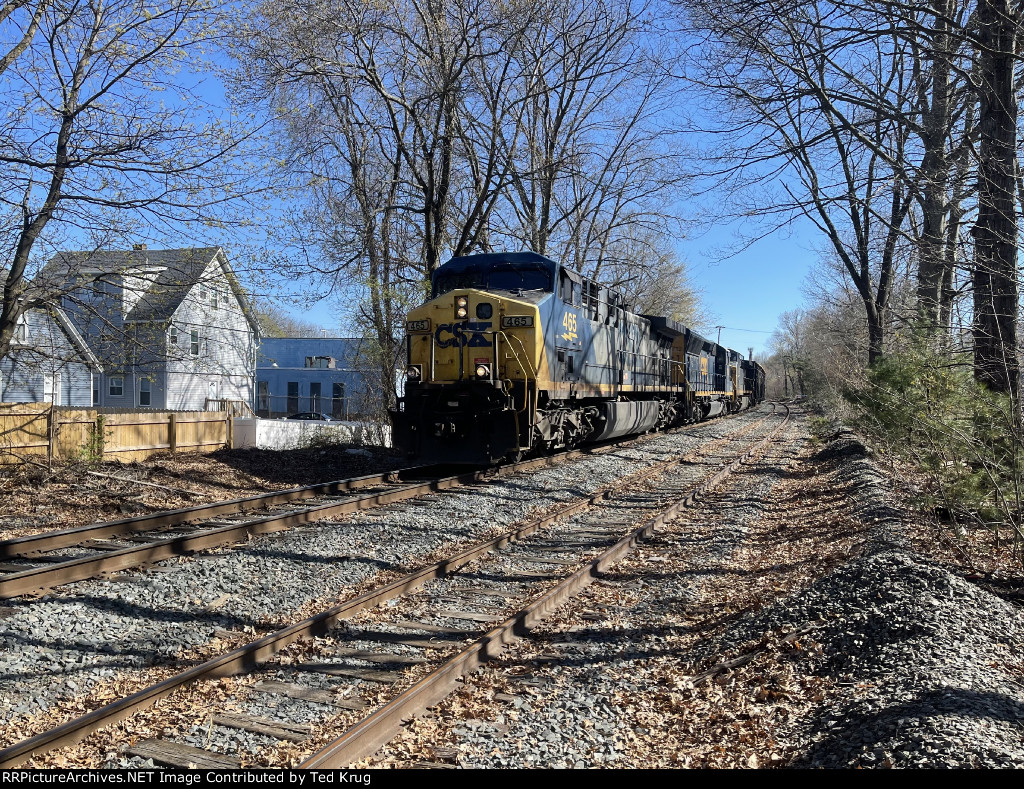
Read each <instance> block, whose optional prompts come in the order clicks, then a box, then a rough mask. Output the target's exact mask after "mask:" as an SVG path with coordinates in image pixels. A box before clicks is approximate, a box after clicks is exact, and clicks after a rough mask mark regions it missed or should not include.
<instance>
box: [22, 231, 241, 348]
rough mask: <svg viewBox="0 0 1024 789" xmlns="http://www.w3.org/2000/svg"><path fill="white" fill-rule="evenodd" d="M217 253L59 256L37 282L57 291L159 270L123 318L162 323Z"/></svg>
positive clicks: (234, 284) (167, 251)
mask: <svg viewBox="0 0 1024 789" xmlns="http://www.w3.org/2000/svg"><path fill="white" fill-rule="evenodd" d="M220 251H221V250H220V247H190V248H186V249H132V250H111V251H107V250H99V251H94V252H60V253H58V254H57V255H55V256H54V257H53V258H52V259H51V260H50V262H49V263H47V264H46V265H45V266H44V267H43V270H42V271H41V272H40V275H39V277H37V281H39V280H42V282H43V283H46V282H49V283H52V284H53V285H54V286H57V287H61V286H64V285H66V283H69V282H72V281H74V280H76V279H88V280H92V279H96V278H98V277H97V276H96V275H103V274H117V273H123V272H130V271H138V270H140V269H150V270H154V269H159V270H160V272H159V274H158V275H157V278H156V280H155V281H154V282H153V284H152V285H151V286H150V287H149V289H148V290H147V292H146V293H145V295H143V296H142V298H140V299H139V301H138V302H137V303H136V304H135V306H134V307H133V308H132V311H131V312H130V313H128V315H127V316H125V322H126V323H130V322H145V321H166V320H169V319H170V318H171V316H172V315H173V314H174V312H175V310H177V308H178V306H179V305H180V304H181V302H182V301H183V300H184V299H185V296H186V295H187V294H188V292H189V291H190V290H191V289H192V288H193V287H195V286H196V285H197V284H198V283H199V282H200V279H201V278H202V276H203V272H204V271H206V269H207V267H208V266H209V265H210V263H211V262H212V261H213V260H214V259H215V258H216V256H217V253H218V252H220ZM223 260H224V262H225V268H226V273H227V276H228V280H229V282H230V283H231V287H232V290H233V292H234V294H235V296H237V297H238V299H239V301H240V302H241V303H242V308H243V310H244V312H245V315H246V318H247V319H248V321H249V323H250V325H252V327H253V330H254V331H258V329H257V326H256V323H255V320H254V318H253V317H252V312H251V310H250V307H249V303H248V300H247V299H246V297H245V293H244V292H243V291H242V289H241V288H240V287H239V285H238V281H237V280H236V279H235V276H234V272H233V271H231V267H230V265H229V264H227V258H223ZM83 275H86V276H84V277H83ZM43 286H44V287H45V284H44V285H43Z"/></svg>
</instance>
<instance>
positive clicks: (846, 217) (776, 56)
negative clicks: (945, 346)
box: [687, 0, 917, 363]
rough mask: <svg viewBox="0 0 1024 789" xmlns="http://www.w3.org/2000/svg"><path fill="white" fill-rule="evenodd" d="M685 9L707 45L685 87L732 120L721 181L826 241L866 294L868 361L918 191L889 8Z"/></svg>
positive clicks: (902, 45) (900, 50)
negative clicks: (704, 95) (800, 221)
mask: <svg viewBox="0 0 1024 789" xmlns="http://www.w3.org/2000/svg"><path fill="white" fill-rule="evenodd" d="M687 8H688V9H689V19H690V20H691V25H692V26H693V29H694V30H696V31H700V33H701V34H702V36H703V47H702V48H700V50H699V55H698V58H697V59H696V60H695V62H694V63H692V64H691V70H690V78H691V79H693V80H694V81H695V82H696V83H697V84H698V85H700V87H701V88H702V89H704V90H710V91H711V93H712V95H713V96H715V97H717V99H718V104H717V105H716V107H717V108H720V109H721V110H722V111H723V113H724V114H725V117H727V118H730V119H731V120H732V127H731V130H730V134H731V136H732V139H733V140H734V145H733V146H732V147H731V148H730V149H728V150H726V151H725V152H724V155H719V156H717V157H715V158H716V161H717V162H718V164H719V170H718V172H719V174H720V176H721V177H723V178H728V177H733V178H735V179H738V181H739V183H740V186H741V187H744V188H749V187H750V186H751V184H760V185H761V186H762V187H763V188H762V189H760V190H759V191H757V193H756V196H755V197H754V198H753V199H754V200H755V201H757V202H759V203H760V205H757V206H754V207H750V206H749V205H748V206H746V207H745V208H743V209H742V210H743V211H744V212H745V213H748V214H751V213H752V214H754V215H760V216H762V217H767V218H768V219H771V220H773V221H774V222H775V224H776V225H778V224H787V223H789V222H790V221H792V219H793V218H795V217H797V216H804V217H807V218H808V219H810V220H811V221H812V222H813V223H814V224H815V225H816V226H817V227H818V229H819V230H820V231H821V232H822V233H823V234H824V237H825V238H826V239H827V240H828V243H829V245H830V247H831V250H832V251H833V252H834V254H835V255H836V256H837V258H838V259H839V260H840V261H841V262H842V264H843V267H844V269H845V271H846V273H847V275H848V276H849V278H850V281H851V282H852V283H853V284H854V286H855V287H856V289H857V292H858V294H859V296H860V299H861V302H862V304H863V307H864V313H865V318H866V322H867V329H868V335H869V345H868V361H869V363H873V362H874V361H876V360H877V359H878V358H880V356H881V355H882V353H883V350H884V347H885V327H886V313H887V310H888V307H889V298H890V295H891V293H892V286H893V281H894V275H895V264H896V259H897V253H898V250H899V246H900V243H901V241H902V240H903V238H904V237H905V230H904V226H905V222H906V220H907V217H908V214H909V212H910V210H911V208H912V205H913V199H914V196H915V194H916V192H917V188H916V185H915V184H916V175H915V173H914V172H912V171H909V168H908V167H907V166H906V162H907V160H908V140H909V138H910V130H909V129H908V127H907V125H906V124H905V123H903V122H902V121H903V119H904V118H905V117H906V116H907V115H908V114H909V112H910V107H909V103H910V100H911V97H912V91H911V87H912V83H911V79H910V77H911V75H910V73H909V71H908V69H907V65H906V64H907V62H908V59H907V48H908V44H907V42H906V41H905V39H904V37H903V36H901V35H899V34H898V33H896V32H895V28H896V27H897V25H896V23H895V21H894V19H893V18H892V14H891V13H890V12H889V11H888V10H887V9H886V8H885V7H884V6H880V7H878V8H877V9H864V10H857V9H853V10H851V9H847V8H840V7H836V6H833V5H829V4H826V5H823V6H817V5H815V6H796V5H794V4H791V3H788V2H771V1H769V2H767V3H764V4H762V5H761V7H760V11H759V13H757V14H751V13H750V8H749V5H748V4H739V3H726V4H725V5H724V6H723V5H721V4H717V3H716V4H708V3H704V2H702V0H696V2H692V3H688V4H687ZM734 183H735V182H734ZM746 194H747V195H748V196H749V194H750V192H747V193H746Z"/></svg>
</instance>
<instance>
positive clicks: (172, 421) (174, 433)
mask: <svg viewBox="0 0 1024 789" xmlns="http://www.w3.org/2000/svg"><path fill="white" fill-rule="evenodd" d="M167 443H168V444H169V445H170V448H171V452H175V451H176V450H177V449H178V415H177V414H175V413H174V412H173V411H171V413H170V414H168V416H167Z"/></svg>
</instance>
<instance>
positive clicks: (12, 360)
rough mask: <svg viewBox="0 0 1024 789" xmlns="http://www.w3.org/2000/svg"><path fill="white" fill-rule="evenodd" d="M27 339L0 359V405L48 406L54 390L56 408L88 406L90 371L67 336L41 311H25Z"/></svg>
mask: <svg viewBox="0 0 1024 789" xmlns="http://www.w3.org/2000/svg"><path fill="white" fill-rule="evenodd" d="M25 317H26V322H27V327H28V335H27V338H26V341H25V343H24V344H20V343H18V344H15V345H14V346H13V347H12V349H11V353H10V354H8V356H6V357H5V358H3V359H0V378H2V379H3V381H2V384H0V401H2V402H5V403H43V402H50V401H51V399H52V393H53V391H54V389H56V390H57V392H56V393H57V397H58V402H57V405H73V406H88V405H91V404H92V370H91V369H90V368H89V365H88V364H86V363H85V362H84V361H83V360H82V357H81V355H80V353H79V351H78V349H77V348H75V346H74V345H72V343H71V341H70V340H69V339H68V338H67V335H65V334H64V332H63V331H62V330H61V329H60V326H59V325H58V324H57V322H56V321H55V320H54V319H53V318H52V317H51V316H50V315H49V314H48V313H47V312H46V311H45V310H29V311H28V312H27V313H26V315H25Z"/></svg>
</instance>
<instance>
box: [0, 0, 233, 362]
mask: <svg viewBox="0 0 1024 789" xmlns="http://www.w3.org/2000/svg"><path fill="white" fill-rule="evenodd" d="M29 8H33V9H34V10H33V12H32V16H31V18H30V20H29V21H28V23H27V24H26V25H24V26H23V27H22V30H23V34H22V36H21V37H20V39H19V41H18V42H17V43H16V44H15V46H14V47H13V48H11V49H9V50H8V52H7V53H6V55H5V56H4V61H3V65H4V68H3V70H2V71H0V97H2V99H0V100H2V101H3V104H4V106H5V108H6V113H5V115H4V117H3V119H2V120H0V165H2V172H0V239H2V242H0V249H2V250H3V253H2V258H0V267H2V268H5V269H6V270H7V279H6V283H5V285H4V290H3V299H2V305H0V357H3V356H4V355H5V354H6V353H7V352H8V350H9V348H10V343H11V337H12V334H13V332H14V328H15V325H16V322H17V319H18V317H19V315H20V314H22V312H23V311H24V310H26V309H29V308H31V307H32V306H33V305H36V304H42V303H46V302H47V301H49V302H51V303H52V302H54V301H55V300H56V299H57V298H59V295H60V294H59V292H58V293H56V294H55V293H54V291H55V290H58V291H59V289H60V288H61V287H63V283H57V282H45V281H35V282H33V283H32V286H31V287H29V284H28V281H29V280H28V277H29V275H30V274H31V273H32V269H33V267H37V266H38V265H39V264H40V263H42V262H44V261H45V260H46V259H48V258H49V257H51V256H52V254H53V253H55V252H56V251H57V250H58V249H59V248H60V245H61V244H62V243H68V244H70V245H73V246H74V247H77V248H79V249H81V248H83V247H86V248H97V249H98V248H104V247H108V246H111V245H119V244H124V245H125V246H130V244H125V241H126V240H127V239H129V238H130V239H134V238H137V237H138V234H140V233H150V234H152V233H158V232H161V231H167V230H168V229H170V228H172V227H174V228H177V229H178V230H180V225H178V224H176V223H178V222H180V221H182V220H191V221H194V222H200V223H222V222H223V221H225V219H226V214H225V213H224V212H223V211H222V210H221V209H222V208H223V207H224V206H225V205H226V204H227V203H229V202H230V201H232V200H233V199H236V198H237V197H239V196H241V195H242V194H244V192H245V189H246V188H247V187H246V186H245V183H246V182H247V174H246V173H245V172H243V171H242V170H241V169H232V166H229V165H228V163H227V158H228V156H229V155H230V154H231V153H232V152H235V151H236V150H237V147H238V145H239V144H240V141H241V140H242V139H244V138H245V135H246V132H245V131H244V130H240V129H238V128H235V127H233V126H232V125H231V124H224V123H221V122H219V121H218V119H217V118H216V117H215V116H213V115H212V114H211V113H210V112H208V111H207V110H206V109H205V108H204V107H203V105H202V103H201V102H200V101H199V100H198V98H196V97H195V96H194V95H192V94H191V92H190V90H189V88H188V86H187V85H186V84H185V83H184V81H183V80H182V79H181V78H180V76H178V75H179V74H180V71H181V69H182V68H183V66H184V64H185V63H186V61H187V59H189V58H190V57H193V56H197V55H198V54H199V53H200V51H201V49H202V48H203V47H204V46H206V45H208V44H210V43H211V42H212V40H213V38H214V37H215V36H216V35H218V31H217V25H218V22H219V10H218V5H217V4H216V3H214V2H212V0H169V1H168V2H166V3H163V4H161V5H160V6H158V7H155V6H154V7H150V6H145V5H140V4H138V3H135V2H132V1H131V0H107V1H105V2H99V1H98V0H49V1H48V2H42V1H41V2H39V3H37V4H35V5H34V6H33V5H29V4H26V3H21V4H18V3H14V4H13V5H11V4H9V5H7V6H5V8H4V11H5V12H7V13H8V14H10V15H11V19H14V14H15V12H16V11H18V10H19V9H22V10H25V11H27V10H28V9H29ZM8 23H10V20H8ZM188 63H189V64H190V65H191V66H192V67H193V68H195V67H196V66H197V62H196V61H191V60H189V61H188ZM218 226H220V225H219V224H218Z"/></svg>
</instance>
